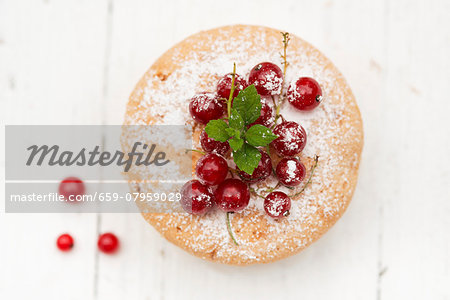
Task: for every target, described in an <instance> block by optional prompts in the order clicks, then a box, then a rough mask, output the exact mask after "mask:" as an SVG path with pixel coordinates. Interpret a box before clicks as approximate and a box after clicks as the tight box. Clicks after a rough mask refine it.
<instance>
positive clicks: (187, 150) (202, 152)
mask: <svg viewBox="0 0 450 300" xmlns="http://www.w3.org/2000/svg"><path fill="white" fill-rule="evenodd" d="M189 151H192V152H197V153H200V154H202V155H205V154H206V152H204V151H201V150H197V149H186V151H185V153H188V152H189Z"/></svg>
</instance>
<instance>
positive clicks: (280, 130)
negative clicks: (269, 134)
mask: <svg viewBox="0 0 450 300" xmlns="http://www.w3.org/2000/svg"><path fill="white" fill-rule="evenodd" d="M273 133H274V134H276V135H278V138H276V139H275V140H274V141H273V142H272V146H273V147H274V148H275V150H276V151H277V152H278V154H280V155H281V156H294V155H296V154H298V153H300V152H301V151H302V150H303V148H305V145H306V131H305V129H303V127H302V126H300V124H298V123H296V122H293V121H287V122H283V123H280V124H278V125H277V126H275V128H274V130H273Z"/></svg>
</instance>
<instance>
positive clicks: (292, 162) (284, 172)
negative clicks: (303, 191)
mask: <svg viewBox="0 0 450 300" xmlns="http://www.w3.org/2000/svg"><path fill="white" fill-rule="evenodd" d="M276 173H277V177H278V179H279V180H280V182H281V183H282V184H284V185H285V186H296V185H299V184H300V182H302V181H303V179H304V178H305V173H306V168H305V166H304V165H303V164H302V163H301V162H300V160H298V159H297V158H294V157H289V158H283V159H282V160H280V162H279V163H278V165H277V170H276Z"/></svg>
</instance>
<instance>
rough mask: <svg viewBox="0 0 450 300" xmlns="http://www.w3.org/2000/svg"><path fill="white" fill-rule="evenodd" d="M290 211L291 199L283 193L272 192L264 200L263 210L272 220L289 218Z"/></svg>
mask: <svg viewBox="0 0 450 300" xmlns="http://www.w3.org/2000/svg"><path fill="white" fill-rule="evenodd" d="M290 209H291V198H289V196H288V195H286V194H285V193H283V192H280V191H275V192H272V193H270V194H269V195H267V196H266V199H264V210H265V211H266V213H267V214H268V215H269V216H271V217H272V218H274V219H281V218H283V217H287V216H289V210H290Z"/></svg>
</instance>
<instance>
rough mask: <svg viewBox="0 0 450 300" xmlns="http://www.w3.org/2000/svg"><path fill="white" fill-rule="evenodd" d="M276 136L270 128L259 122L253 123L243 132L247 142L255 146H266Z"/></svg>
mask: <svg viewBox="0 0 450 300" xmlns="http://www.w3.org/2000/svg"><path fill="white" fill-rule="evenodd" d="M277 137H278V136H277V135H275V134H273V133H272V130H270V129H269V128H267V127H265V126H263V125H259V124H256V125H253V126H252V127H250V128H249V129H248V130H247V132H246V133H245V138H246V140H247V142H248V143H249V144H250V145H252V146H255V147H261V146H267V145H268V144H270V142H272V141H273V140H274V139H276V138H277Z"/></svg>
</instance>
